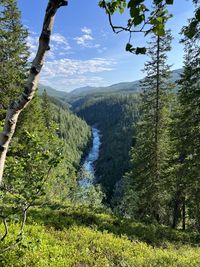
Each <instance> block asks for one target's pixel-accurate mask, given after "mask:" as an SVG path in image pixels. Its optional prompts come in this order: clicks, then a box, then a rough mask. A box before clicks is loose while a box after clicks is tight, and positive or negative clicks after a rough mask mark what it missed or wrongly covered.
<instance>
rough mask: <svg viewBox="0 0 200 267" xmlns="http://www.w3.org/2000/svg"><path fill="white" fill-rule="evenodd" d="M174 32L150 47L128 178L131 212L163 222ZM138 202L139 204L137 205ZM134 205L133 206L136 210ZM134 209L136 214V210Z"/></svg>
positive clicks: (168, 146)
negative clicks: (171, 56) (169, 56)
mask: <svg viewBox="0 0 200 267" xmlns="http://www.w3.org/2000/svg"><path fill="white" fill-rule="evenodd" d="M171 40H172V37H171V34H170V32H167V34H166V35H165V36H163V37H160V36H157V35H154V36H153V37H152V41H151V42H150V43H149V46H150V48H149V50H148V56H149V57H150V61H148V62H147V63H146V64H145V68H144V71H145V72H146V73H147V76H146V78H145V79H144V81H142V84H141V86H142V89H143V93H142V94H141V106H140V114H141V116H140V119H139V121H138V124H137V133H136V145H135V147H134V148H133V149H132V153H131V154H132V160H131V164H132V170H131V172H130V173H128V174H127V177H126V178H125V184H126V187H127V189H126V190H125V191H127V194H125V200H124V201H126V199H127V200H129V199H132V200H133V201H134V202H135V203H131V201H129V211H128V213H129V212H130V213H131V214H134V213H135V214H137V216H140V217H141V218H143V219H144V218H150V219H151V220H156V221H158V222H163V220H164V218H165V216H167V215H166V203H167V201H168V193H167V190H166V184H165V183H166V182H165V180H166V175H167V168H168V161H169V158H170V145H169V123H170V100H171V95H172V94H171V89H172V84H170V82H169V78H170V66H169V65H167V64H166V60H167V55H166V52H168V51H170V49H171V47H170V43H171ZM136 202H137V204H136ZM132 205H133V206H132ZM133 209H134V210H133Z"/></svg>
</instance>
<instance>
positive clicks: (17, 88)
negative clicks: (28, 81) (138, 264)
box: [0, 0, 29, 119]
mask: <svg viewBox="0 0 200 267" xmlns="http://www.w3.org/2000/svg"><path fill="white" fill-rule="evenodd" d="M20 19H21V14H20V12H19V10H18V8H17V3H16V0H0V47H1V49H0V99H1V103H0V105H1V106H0V119H1V118H3V117H4V116H5V110H7V108H8V105H9V103H10V101H11V99H12V100H13V99H14V98H15V97H16V96H17V95H18V94H19V93H20V92H21V91H22V89H23V87H24V80H25V77H26V67H27V58H28V56H29V53H28V48H27V45H26V38H27V35H28V33H27V30H25V29H24V28H23V26H22V24H21V21H20Z"/></svg>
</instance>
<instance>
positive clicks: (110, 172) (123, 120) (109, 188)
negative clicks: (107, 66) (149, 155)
mask: <svg viewBox="0 0 200 267" xmlns="http://www.w3.org/2000/svg"><path fill="white" fill-rule="evenodd" d="M77 114H78V115H79V116H80V117H82V118H84V119H85V120H86V121H87V123H88V124H89V125H94V124H96V127H97V128H98V129H100V131H101V136H102V137H101V141H102V145H101V149H100V155H99V159H98V161H97V162H96V175H97V180H98V182H99V183H100V184H102V185H103V188H104V190H105V192H106V196H107V201H108V202H110V201H111V199H112V197H113V194H114V191H115V187H116V186H117V183H120V180H121V179H122V176H123V175H124V174H125V172H126V171H127V170H128V167H129V152H130V149H131V147H132V146H133V145H134V142H135V139H134V135H135V122H136V119H137V117H138V100H137V96H134V95H113V96H107V97H106V96H104V97H96V98H91V99H90V100H88V101H86V102H85V103H84V104H83V105H82V106H81V107H79V109H78V110H77ZM118 193H119V194H120V192H118Z"/></svg>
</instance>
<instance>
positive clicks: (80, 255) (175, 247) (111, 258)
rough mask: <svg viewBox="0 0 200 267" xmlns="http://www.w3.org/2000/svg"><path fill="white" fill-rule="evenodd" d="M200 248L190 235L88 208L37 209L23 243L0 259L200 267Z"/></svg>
mask: <svg viewBox="0 0 200 267" xmlns="http://www.w3.org/2000/svg"><path fill="white" fill-rule="evenodd" d="M18 230H19V225H18V224H12V225H11V226H10V234H9V236H8V237H7V239H6V241H4V242H1V243H0V246H1V248H2V247H5V246H6V243H8V242H10V241H11V240H12V239H13V237H14V236H16V235H17V233H18ZM2 232H3V225H1V226H0V233H2ZM198 243H199V236H198V235H195V234H192V233H187V232H186V233H184V232H182V231H173V230H171V229H168V228H166V227H162V226H154V225H144V224H141V223H137V222H133V221H130V220H125V219H120V218H117V217H114V216H113V215H109V214H104V213H93V212H92V211H89V210H87V209H84V208H77V207H76V208H74V209H72V208H69V207H68V208H63V207H61V208H60V209H58V208H56V209H52V208H51V209H50V208H43V209H33V210H32V211H31V212H30V214H29V221H28V223H27V225H26V228H25V236H24V239H23V242H22V243H21V244H20V245H19V246H18V247H17V248H15V249H14V250H12V251H8V252H6V253H4V254H2V255H1V256H0V266H6V267H7V266H8V267H9V266H20V267H22V266H27V267H29V266H38V267H43V266H55V267H57V266H58V267H60V266H63V267H64V266H66V267H95V266H96V267H107V266H119V267H165V266H171V267H199V266H200V256H199V255H200V248H198V246H197V244H198Z"/></svg>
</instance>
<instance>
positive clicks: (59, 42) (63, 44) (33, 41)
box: [27, 32, 71, 61]
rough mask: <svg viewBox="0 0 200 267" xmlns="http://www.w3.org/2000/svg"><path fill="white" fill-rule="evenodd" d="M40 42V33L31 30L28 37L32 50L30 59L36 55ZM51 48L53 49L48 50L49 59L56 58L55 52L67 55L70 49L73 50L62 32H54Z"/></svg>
mask: <svg viewBox="0 0 200 267" xmlns="http://www.w3.org/2000/svg"><path fill="white" fill-rule="evenodd" d="M38 43H39V35H38V34H37V33H34V32H31V33H30V35H29V36H28V38H27V45H28V47H29V51H30V58H29V60H30V61H31V60H33V58H34V57H35V55H36V52H37V48H38ZM50 48H51V50H50V51H49V52H48V59H55V54H59V53H63V55H66V54H68V51H69V50H71V47H70V45H69V43H68V41H67V39H66V38H65V37H64V36H63V35H61V34H60V33H54V34H52V36H51V42H50Z"/></svg>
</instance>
